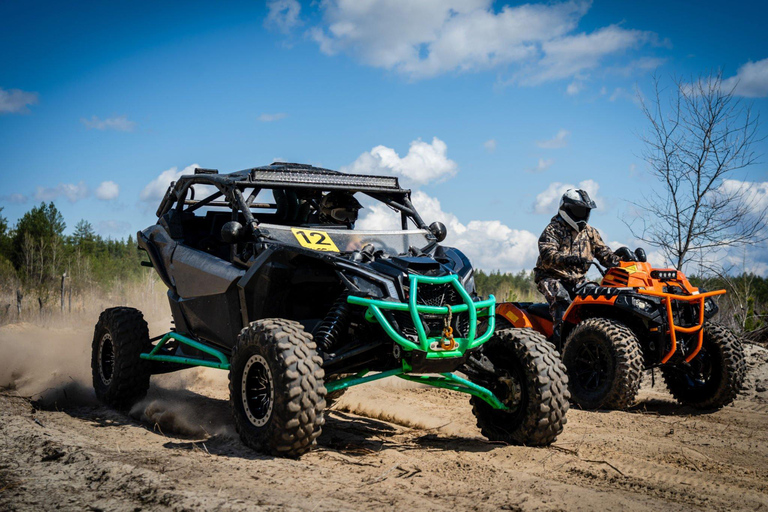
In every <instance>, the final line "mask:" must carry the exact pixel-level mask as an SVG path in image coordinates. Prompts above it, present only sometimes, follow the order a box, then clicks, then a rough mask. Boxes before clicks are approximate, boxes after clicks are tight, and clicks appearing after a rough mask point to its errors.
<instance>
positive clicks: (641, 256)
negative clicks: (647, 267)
mask: <svg viewBox="0 0 768 512" xmlns="http://www.w3.org/2000/svg"><path fill="white" fill-rule="evenodd" d="M635 257H636V258H637V261H639V262H642V263H645V262H646V261H648V257H647V256H646V255H645V249H643V248H642V247H638V248H637V249H635Z"/></svg>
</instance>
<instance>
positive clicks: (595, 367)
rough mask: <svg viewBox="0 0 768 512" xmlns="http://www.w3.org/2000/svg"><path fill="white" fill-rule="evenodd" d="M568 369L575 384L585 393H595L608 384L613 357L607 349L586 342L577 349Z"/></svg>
mask: <svg viewBox="0 0 768 512" xmlns="http://www.w3.org/2000/svg"><path fill="white" fill-rule="evenodd" d="M568 367H569V368H570V370H571V372H570V373H571V378H572V379H573V380H574V381H575V383H576V384H577V385H578V386H579V387H580V388H581V389H583V390H584V391H586V392H588V393H594V392H596V391H599V390H600V389H602V388H603V387H604V386H605V385H606V384H607V383H608V379H609V377H610V373H611V355H610V354H609V353H608V350H607V348H606V347H603V346H601V345H600V344H598V343H589V342H588V341H585V342H583V343H581V344H580V345H579V346H578V347H577V348H576V353H575V355H574V356H573V358H572V359H571V360H570V361H569V362H568Z"/></svg>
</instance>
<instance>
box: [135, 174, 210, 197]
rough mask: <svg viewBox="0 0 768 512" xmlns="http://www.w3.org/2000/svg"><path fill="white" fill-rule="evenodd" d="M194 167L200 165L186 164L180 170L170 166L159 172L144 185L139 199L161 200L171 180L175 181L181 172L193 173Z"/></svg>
mask: <svg viewBox="0 0 768 512" xmlns="http://www.w3.org/2000/svg"><path fill="white" fill-rule="evenodd" d="M195 167H200V165H199V164H192V165H188V166H187V167H185V168H183V169H182V170H179V168H178V167H171V168H170V169H166V170H165V171H163V172H161V173H160V175H159V176H158V177H157V178H155V179H154V180H152V181H150V182H149V183H148V184H147V186H146V187H144V190H142V191H141V195H140V197H141V200H142V201H147V202H150V203H152V202H156V201H159V200H161V199H162V198H163V196H164V195H165V191H166V190H168V186H169V185H170V184H171V182H172V181H177V180H178V179H179V177H181V175H183V174H194V172H195Z"/></svg>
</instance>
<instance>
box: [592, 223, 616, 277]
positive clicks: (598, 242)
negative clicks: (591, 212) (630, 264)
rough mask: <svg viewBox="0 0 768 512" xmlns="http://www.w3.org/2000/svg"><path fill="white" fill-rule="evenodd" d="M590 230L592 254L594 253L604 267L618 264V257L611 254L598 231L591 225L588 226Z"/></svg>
mask: <svg viewBox="0 0 768 512" xmlns="http://www.w3.org/2000/svg"><path fill="white" fill-rule="evenodd" d="M589 229H590V230H591V232H590V238H591V239H592V254H594V256H595V258H597V261H599V262H600V264H601V265H603V266H604V267H615V266H617V265H618V264H619V257H618V256H616V255H615V254H613V251H611V249H610V248H609V247H608V246H607V245H605V242H603V239H602V238H601V237H600V233H598V232H597V230H596V229H595V228H593V227H591V226H590V227H589Z"/></svg>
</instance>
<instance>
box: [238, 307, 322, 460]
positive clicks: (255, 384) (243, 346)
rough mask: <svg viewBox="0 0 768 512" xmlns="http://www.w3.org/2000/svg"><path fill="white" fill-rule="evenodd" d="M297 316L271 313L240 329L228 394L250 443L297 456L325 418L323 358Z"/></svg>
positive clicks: (256, 447)
mask: <svg viewBox="0 0 768 512" xmlns="http://www.w3.org/2000/svg"><path fill="white" fill-rule="evenodd" d="M315 349H316V345H315V342H314V341H313V340H312V336H311V335H310V334H308V333H307V332H306V331H304V329H303V328H302V326H301V324H299V323H298V322H293V321H291V320H283V319H279V318H272V319H266V320H259V321H256V322H252V323H251V324H250V325H249V326H248V327H245V328H244V329H243V330H242V331H240V335H239V336H238V340H237V344H236V345H235V348H234V350H233V351H232V358H231V360H230V364H231V367H230V370H229V395H230V404H231V406H232V412H233V415H234V419H235V427H236V428H237V432H238V433H239V434H240V438H241V439H242V440H243V443H245V444H246V445H247V446H249V447H250V448H253V449H254V450H256V451H259V452H262V453H269V454H272V455H278V456H282V457H293V458H295V457H299V456H300V455H302V454H304V453H306V452H307V451H309V450H310V448H312V446H313V445H315V443H316V439H317V437H318V436H319V435H320V432H321V430H322V426H323V423H324V422H325V419H324V417H323V409H324V408H325V394H326V391H325V386H324V384H323V377H324V372H323V369H322V363H323V360H322V359H321V358H320V356H318V355H317V352H316V351H315Z"/></svg>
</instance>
